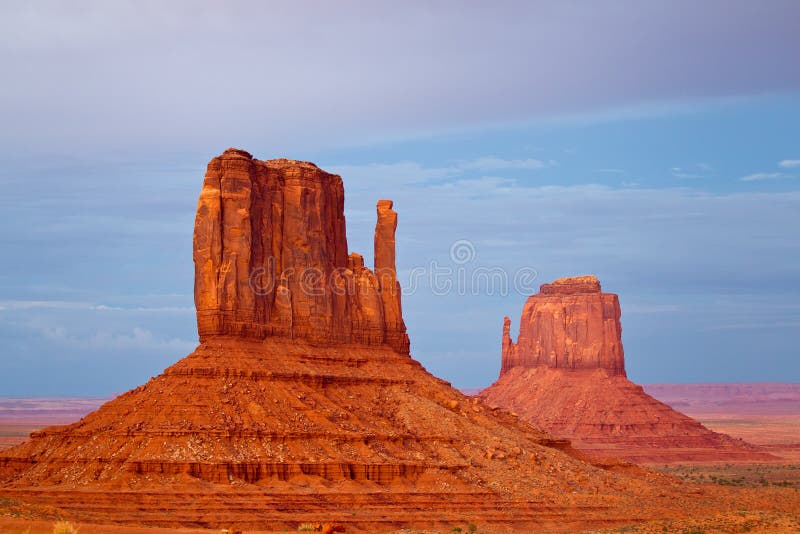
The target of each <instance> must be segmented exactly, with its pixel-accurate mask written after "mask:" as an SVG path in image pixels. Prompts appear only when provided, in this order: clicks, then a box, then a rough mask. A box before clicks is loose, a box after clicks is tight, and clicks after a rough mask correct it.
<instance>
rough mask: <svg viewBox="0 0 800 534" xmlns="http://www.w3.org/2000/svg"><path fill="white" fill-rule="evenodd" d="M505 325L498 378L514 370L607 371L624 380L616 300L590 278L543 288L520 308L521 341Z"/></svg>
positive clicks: (566, 280)
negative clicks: (514, 337) (537, 367)
mask: <svg viewBox="0 0 800 534" xmlns="http://www.w3.org/2000/svg"><path fill="white" fill-rule="evenodd" d="M510 330H511V321H510V319H509V318H508V317H506V318H505V319H504V324H503V352H502V366H501V375H502V374H503V373H505V372H507V371H508V370H510V369H512V368H513V367H535V366H545V367H551V368H556V369H605V370H607V371H608V372H609V373H611V374H618V375H623V376H624V375H625V355H624V352H623V349H622V326H621V324H620V308H619V298H618V297H617V295H614V294H612V293H603V292H602V291H601V289H600V282H599V281H598V280H597V278H596V277H594V276H580V277H575V278H561V279H559V280H556V281H555V282H553V283H551V284H543V285H542V286H541V288H540V290H539V294H538V295H533V296H531V297H530V298H528V300H527V302H526V303H525V306H524V308H523V309H522V317H521V319H520V333H519V339H518V340H517V342H516V343H514V342H513V341H512V340H511V336H510Z"/></svg>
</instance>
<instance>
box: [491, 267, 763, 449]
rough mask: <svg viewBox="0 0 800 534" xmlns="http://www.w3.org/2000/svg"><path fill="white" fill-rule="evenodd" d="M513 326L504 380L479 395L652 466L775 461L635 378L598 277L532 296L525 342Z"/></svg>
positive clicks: (574, 438)
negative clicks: (704, 422) (662, 397)
mask: <svg viewBox="0 0 800 534" xmlns="http://www.w3.org/2000/svg"><path fill="white" fill-rule="evenodd" d="M510 331H511V321H510V319H509V318H508V317H506V318H505V319H504V322H503V336H502V365H501V371H500V377H499V378H498V380H497V381H496V382H495V383H494V384H492V385H491V386H490V387H489V388H487V389H486V390H484V391H483V392H481V393H480V395H479V396H480V398H482V399H483V400H484V401H485V402H487V403H489V404H491V405H494V406H499V407H502V408H505V409H507V410H510V411H513V412H514V413H517V414H519V415H520V417H522V418H523V419H525V420H526V421H528V422H530V423H532V424H534V425H536V426H537V427H539V428H542V429H543V430H545V431H547V432H550V433H552V434H553V435H556V436H558V437H562V438H565V439H569V440H570V441H571V442H572V444H573V446H574V447H576V448H578V449H580V450H582V451H584V452H587V453H590V454H593V455H598V456H618V457H621V458H625V459H628V460H632V461H637V462H643V463H649V462H655V463H665V462H676V461H734V460H742V461H754V460H771V459H773V460H774V459H775V457H774V456H772V455H770V454H767V453H766V452H764V451H763V450H761V449H759V448H757V447H754V446H752V445H749V444H747V443H744V442H742V441H741V440H735V439H733V438H731V437H729V436H726V435H724V434H718V433H715V432H712V431H711V430H709V429H707V428H705V427H704V426H703V425H702V424H700V423H699V422H697V421H695V420H694V419H691V418H690V417H687V416H686V415H683V414H681V413H679V412H677V411H675V410H673V409H672V408H670V407H669V406H667V405H666V404H664V403H662V402H659V401H657V400H656V399H654V398H653V397H651V396H649V395H648V394H647V393H645V392H644V390H643V389H642V388H641V386H638V385H636V384H634V383H633V382H631V381H630V380H628V379H627V377H626V375H625V361H624V351H623V348H622V327H621V324H620V306H619V298H618V297H617V295H614V294H611V293H603V292H602V291H601V287H600V282H599V281H598V280H597V278H596V277H594V276H580V277H574V278H561V279H559V280H556V281H555V282H553V283H551V284H544V285H542V286H541V288H540V291H539V294H537V295H533V296H531V297H529V298H528V300H527V301H526V302H525V305H524V307H523V310H522V316H521V320H520V333H519V338H518V340H517V342H516V343H514V342H513V341H512V339H511V333H510Z"/></svg>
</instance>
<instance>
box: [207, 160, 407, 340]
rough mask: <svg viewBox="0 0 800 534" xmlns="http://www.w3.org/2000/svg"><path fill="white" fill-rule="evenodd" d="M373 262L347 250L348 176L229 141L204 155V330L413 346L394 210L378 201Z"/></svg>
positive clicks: (218, 333) (216, 333) (247, 335)
mask: <svg viewBox="0 0 800 534" xmlns="http://www.w3.org/2000/svg"><path fill="white" fill-rule="evenodd" d="M377 211H378V222H377V225H376V228H375V271H374V272H373V271H371V270H369V269H368V268H366V267H365V266H364V261H363V258H362V257H361V256H360V255H358V254H348V250H347V235H346V232H345V217H344V187H343V185H342V179H341V178H340V177H339V176H337V175H334V174H330V173H327V172H325V171H323V170H321V169H320V168H319V167H317V166H316V165H314V164H313V163H308V162H300V161H295V160H287V159H275V160H267V161H259V160H257V159H254V158H253V157H252V156H251V155H250V154H249V153H247V152H245V151H244V150H237V149H228V150H226V151H225V152H224V153H223V154H222V155H221V156H218V157H216V158H214V159H212V160H211V162H210V163H209V164H208V170H207V172H206V176H205V180H204V182H203V189H202V191H201V193H200V201H199V203H198V207H197V217H196V219H195V231H194V264H195V290H194V296H195V305H196V307H197V326H198V331H199V334H200V340H201V342H202V341H205V340H207V339H210V338H212V337H214V336H237V337H239V338H248V339H265V338H268V337H284V338H292V339H295V338H300V339H305V340H308V341H311V342H314V343H320V344H326V343H336V344H339V343H356V344H365V345H381V344H384V343H385V344H387V345H389V346H390V347H392V348H393V349H394V350H395V351H397V352H400V353H402V354H408V352H409V342H408V336H407V334H406V327H405V323H404V322H403V316H402V308H401V303H400V286H399V285H398V283H397V275H396V267H395V229H396V228H397V213H395V212H394V211H393V210H392V201H391V200H381V201H379V202H378V208H377Z"/></svg>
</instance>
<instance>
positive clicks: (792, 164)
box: [778, 159, 800, 169]
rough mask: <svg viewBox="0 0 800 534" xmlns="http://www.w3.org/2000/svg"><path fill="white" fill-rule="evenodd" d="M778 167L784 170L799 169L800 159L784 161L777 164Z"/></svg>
mask: <svg viewBox="0 0 800 534" xmlns="http://www.w3.org/2000/svg"><path fill="white" fill-rule="evenodd" d="M778 166H779V167H783V168H784V169H791V168H794V167H800V159H785V160H783V161H781V162H780V163H778Z"/></svg>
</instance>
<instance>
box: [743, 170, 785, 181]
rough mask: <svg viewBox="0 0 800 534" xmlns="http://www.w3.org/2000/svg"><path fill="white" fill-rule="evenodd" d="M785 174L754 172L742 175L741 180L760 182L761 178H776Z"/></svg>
mask: <svg viewBox="0 0 800 534" xmlns="http://www.w3.org/2000/svg"><path fill="white" fill-rule="evenodd" d="M782 177H783V174H781V173H779V172H756V173H753V174H748V175H747V176H742V177H741V178H740V180H741V181H742V182H758V181H761V180H775V179H776V178H782Z"/></svg>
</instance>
